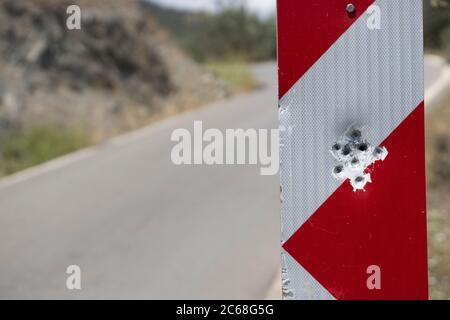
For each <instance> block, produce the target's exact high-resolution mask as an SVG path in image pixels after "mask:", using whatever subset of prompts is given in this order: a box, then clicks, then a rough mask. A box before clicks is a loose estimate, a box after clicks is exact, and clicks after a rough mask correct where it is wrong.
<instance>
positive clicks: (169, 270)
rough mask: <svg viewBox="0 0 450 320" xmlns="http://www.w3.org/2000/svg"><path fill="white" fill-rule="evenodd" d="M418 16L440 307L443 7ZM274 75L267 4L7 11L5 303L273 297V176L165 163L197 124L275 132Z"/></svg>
mask: <svg viewBox="0 0 450 320" xmlns="http://www.w3.org/2000/svg"><path fill="white" fill-rule="evenodd" d="M71 4H77V5H79V6H80V8H81V14H82V15H81V21H82V23H81V30H68V29H67V28H66V19H67V17H68V15H67V13H66V9H67V7H68V6H69V5H71ZM424 14H425V47H426V48H425V51H426V58H425V73H426V81H425V84H426V92H427V94H429V97H427V98H429V99H427V101H428V103H427V106H426V108H427V113H426V135H427V136H426V143H427V155H426V156H427V182H428V220H429V224H428V229H429V277H430V296H431V298H432V299H449V298H450V216H449V214H450V130H449V128H448V127H449V124H450V91H449V88H450V76H449V73H450V71H449V70H450V66H449V65H448V61H449V59H450V3H449V1H447V0H425V1H424ZM275 61H276V18H275V0H248V1H241V0H217V1H213V0H195V1H193V0H153V1H150V0H140V1H135V0H103V1H102V0H76V1H75V0H71V1H66V0H0V177H3V178H1V180H0V298H3V299H9V298H43V299H44V298H75V299H76V298H167V299H170V298H191V299H197V298H205V299H207V298H223V299H228V298H236V299H264V298H277V297H279V296H280V295H279V293H277V291H276V289H275V292H274V289H273V288H274V287H275V288H276V287H277V286H276V283H277V282H276V279H277V278H278V277H279V241H280V240H279V230H280V223H279V220H280V219H279V215H280V213H279V210H280V209H279V187H278V186H279V182H278V176H273V177H267V176H260V175H259V168H257V167H251V166H228V167H227V166H220V167H206V166H202V167H193V166H190V167H186V166H184V167H176V166H174V165H173V164H172V163H171V161H170V150H171V147H172V143H171V142H170V134H171V132H172V131H173V130H174V129H176V128H187V129H192V123H193V121H194V120H203V122H204V126H209V127H214V128H256V129H259V128H277V127H278V120H277V119H278V113H277V97H276V91H277V74H276V72H277V69H276V62H275ZM67 154H68V155H67ZM64 155H67V156H64ZM62 156H63V157H62ZM52 159H56V160H52ZM35 166H37V167H35ZM69 265H79V266H80V267H81V270H82V290H79V291H69V290H67V289H66V285H65V281H66V277H67V274H66V273H65V270H66V268H67V266H69Z"/></svg>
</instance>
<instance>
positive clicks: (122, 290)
mask: <svg viewBox="0 0 450 320" xmlns="http://www.w3.org/2000/svg"><path fill="white" fill-rule="evenodd" d="M434 65H436V66H434ZM434 65H433V64H428V63H427V64H426V70H427V74H430V76H431V78H427V82H426V83H427V84H428V85H431V84H432V83H433V81H434V80H433V79H434V78H437V77H438V76H437V74H438V73H439V71H438V70H437V68H438V67H437V64H434ZM254 72H255V74H256V76H257V77H258V78H259V79H260V80H261V81H262V82H263V83H264V87H263V88H261V89H260V90H258V91H256V92H253V93H251V94H248V95H242V96H238V97H235V98H233V99H230V100H227V101H222V102H217V103H214V104H212V105H209V106H206V107H204V108H201V109H199V110H196V111H193V112H189V113H185V114H182V115H178V116H175V117H173V118H170V119H168V120H165V121H162V122H160V123H157V124H154V125H152V126H150V127H148V128H146V129H143V130H141V131H139V132H137V133H132V134H130V135H127V136H125V137H120V138H117V139H114V140H112V141H110V142H108V143H106V144H104V145H101V146H99V147H96V148H93V149H89V150H87V151H82V152H81V153H79V154H76V155H74V156H69V157H68V158H65V159H62V160H58V161H56V162H54V163H51V164H49V165H47V166H44V167H41V168H38V169H37V170H35V169H33V170H32V171H30V172H26V173H24V174H20V175H18V176H15V177H13V178H8V179H6V180H3V181H1V182H0V298H3V299H4V298H25V299H27V298H38V299H47V298H59V299H65V298H69V299H70V298H72V299H78V298H88V299H90V298H102V299H103V298H126V299H128V298H136V299H141V298H145V299H151V298H161V299H164V298H168V299H169V298H170V299H177V298H180V299H183V298H189V299H201V298H213V299H220V298H223V299H241V298H242V299H260V298H264V297H266V295H267V291H268V289H269V288H270V287H271V285H272V283H273V279H274V277H275V276H276V274H277V273H278V269H279V230H280V222H279V221H280V213H279V183H278V176H277V175H276V176H261V175H260V174H259V167H258V166H242V165H241V166H239V165H234V166H211V167H208V166H175V165H173V164H172V162H171V160H170V152H171V148H172V146H173V145H174V143H172V142H171V141H170V135H171V133H172V131H173V130H174V129H176V128H187V129H191V130H192V127H193V121H194V120H203V125H204V127H213V128H219V129H225V128H244V129H245V128H257V129H258V128H276V127H277V101H276V68H275V65H274V64H264V65H259V66H257V67H255V69H254ZM69 265H79V266H80V267H81V270H82V289H81V290H72V291H70V290H67V289H66V277H67V276H68V275H67V274H66V273H65V271H66V268H67V266H69Z"/></svg>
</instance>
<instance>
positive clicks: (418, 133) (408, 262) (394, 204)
mask: <svg viewBox="0 0 450 320" xmlns="http://www.w3.org/2000/svg"><path fill="white" fill-rule="evenodd" d="M423 111H424V110H423V103H422V104H421V105H420V106H418V107H417V108H416V109H415V110H414V111H413V112H412V113H411V114H410V115H409V116H408V117H407V118H406V119H405V120H404V121H403V122H402V123H401V124H400V125H399V126H398V127H397V128H396V129H395V131H394V132H392V134H391V135H390V136H389V137H388V138H387V139H386V140H385V141H384V142H383V145H384V146H386V147H387V149H388V151H389V155H388V157H387V158H386V160H385V161H384V162H377V163H376V164H375V167H374V168H372V169H373V170H372V171H373V172H372V180H373V182H372V183H371V184H368V185H367V187H366V192H362V191H359V192H353V191H352V188H351V186H350V184H349V183H348V181H347V182H345V183H344V184H342V186H340V187H339V188H338V189H337V191H336V192H335V193H333V194H332V195H331V196H330V197H329V198H328V200H327V201H326V202H325V203H324V204H323V205H322V206H321V207H320V208H319V209H318V210H317V211H316V212H315V213H314V214H313V215H312V216H311V218H310V219H309V220H307V221H306V222H305V223H304V224H303V225H302V226H301V227H300V229H299V230H298V231H297V232H296V233H294V235H293V236H292V237H291V238H290V239H289V240H288V241H287V242H286V243H285V245H284V249H285V250H286V251H287V252H288V253H289V254H290V255H291V256H292V257H293V258H294V259H296V260H297V261H298V262H299V263H300V264H301V265H302V266H303V267H304V268H305V269H306V270H307V271H308V272H310V273H311V275H312V276H313V277H314V278H315V279H317V281H319V282H320V283H321V284H322V285H323V286H324V287H325V288H326V289H327V290H328V291H330V293H331V294H333V295H334V297H336V298H337V299H427V297H428V287H427V233H426V214H425V209H426V201H425V160H424V152H425V150H424V112H423ZM369 265H378V266H379V267H380V268H381V290H369V289H368V288H367V286H366V280H367V278H368V276H369V275H368V274H367V273H366V271H367V267H368V266H369Z"/></svg>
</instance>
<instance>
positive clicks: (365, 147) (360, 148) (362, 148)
mask: <svg viewBox="0 0 450 320" xmlns="http://www.w3.org/2000/svg"><path fill="white" fill-rule="evenodd" d="M358 150H359V151H363V152H364V151H367V144H365V143H361V144H360V145H359V146H358Z"/></svg>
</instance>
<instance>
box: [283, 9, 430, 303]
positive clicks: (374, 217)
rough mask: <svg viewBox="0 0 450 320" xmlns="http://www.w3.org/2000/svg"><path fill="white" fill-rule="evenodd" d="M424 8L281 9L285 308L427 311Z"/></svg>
mask: <svg viewBox="0 0 450 320" xmlns="http://www.w3.org/2000/svg"><path fill="white" fill-rule="evenodd" d="M422 25H423V23H422V1H421V0H378V1H374V0H321V1H298V0H278V59H279V97H280V100H279V116H280V133H281V137H280V142H281V153H280V154H281V193H282V194H281V196H282V197H281V198H282V227H283V230H282V242H283V243H282V245H283V253H282V278H283V294H284V297H285V298H287V299H427V298H428V285H427V243H426V241H427V235H426V212H425V211H426V202H425V160H424V102H423V100H424V98H423V28H422Z"/></svg>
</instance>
